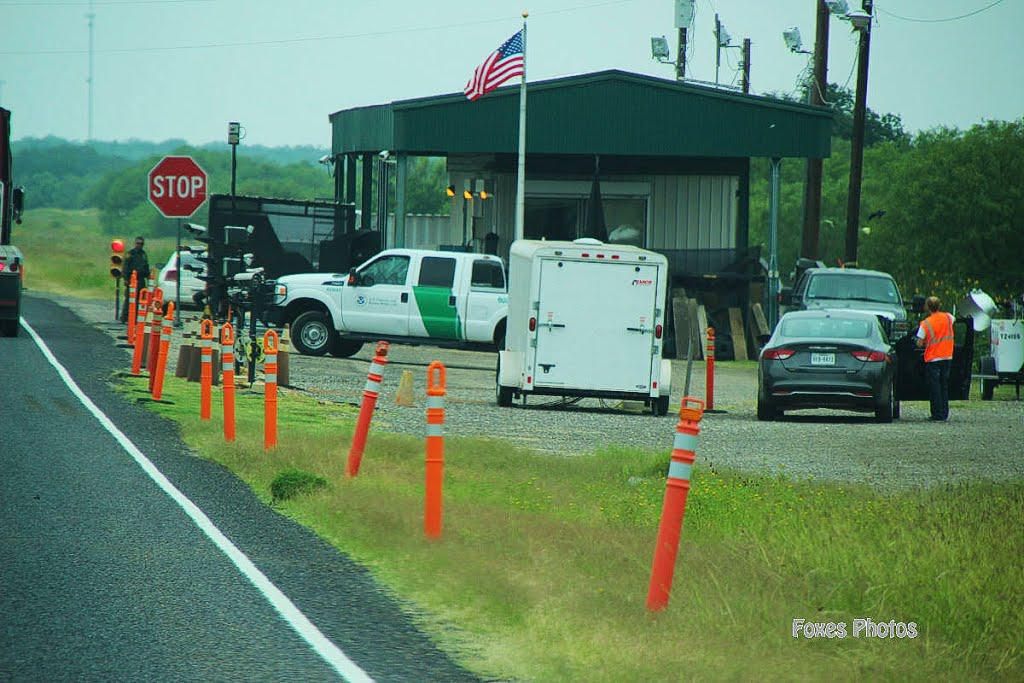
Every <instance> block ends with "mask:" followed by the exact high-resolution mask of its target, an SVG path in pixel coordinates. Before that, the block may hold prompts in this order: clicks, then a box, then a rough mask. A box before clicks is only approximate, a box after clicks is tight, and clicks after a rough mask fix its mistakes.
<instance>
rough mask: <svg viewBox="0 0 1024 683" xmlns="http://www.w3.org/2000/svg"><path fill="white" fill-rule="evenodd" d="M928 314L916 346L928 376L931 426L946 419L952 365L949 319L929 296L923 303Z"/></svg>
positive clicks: (933, 298)
mask: <svg viewBox="0 0 1024 683" xmlns="http://www.w3.org/2000/svg"><path fill="white" fill-rule="evenodd" d="M924 305H925V308H927V309H928V313H929V314H930V315H929V316H928V317H927V318H925V319H924V320H922V321H921V325H920V327H918V329H917V345H918V347H920V348H923V349H924V363H925V369H926V372H927V374H928V396H929V398H930V400H931V417H929V418H928V419H929V420H931V421H933V422H945V421H946V420H948V419H949V366H950V364H951V363H952V361H953V316H952V315H950V314H949V313H945V312H943V311H940V310H939V308H940V307H941V305H942V302H940V301H939V297H937V296H930V297H928V299H927V300H926V301H925V302H924Z"/></svg>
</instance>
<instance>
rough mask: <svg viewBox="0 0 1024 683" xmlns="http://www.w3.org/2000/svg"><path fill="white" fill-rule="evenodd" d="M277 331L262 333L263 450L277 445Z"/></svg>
mask: <svg viewBox="0 0 1024 683" xmlns="http://www.w3.org/2000/svg"><path fill="white" fill-rule="evenodd" d="M277 351H278V345H277V332H276V331H274V330H267V332H266V334H264V335H263V450H265V451H269V450H270V449H271V448H274V447H276V446H277Z"/></svg>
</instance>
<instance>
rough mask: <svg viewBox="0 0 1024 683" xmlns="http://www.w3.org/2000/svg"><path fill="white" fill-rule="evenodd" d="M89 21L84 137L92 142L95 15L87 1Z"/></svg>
mask: <svg viewBox="0 0 1024 683" xmlns="http://www.w3.org/2000/svg"><path fill="white" fill-rule="evenodd" d="M85 16H86V18H87V19H88V20H89V78H87V79H86V81H85V82H86V83H88V84H89V134H88V136H87V137H86V139H87V140H89V141H91V140H92V58H93V41H92V39H93V19H94V18H95V17H96V14H95V13H93V11H92V0H89V13H88V14H86V15H85Z"/></svg>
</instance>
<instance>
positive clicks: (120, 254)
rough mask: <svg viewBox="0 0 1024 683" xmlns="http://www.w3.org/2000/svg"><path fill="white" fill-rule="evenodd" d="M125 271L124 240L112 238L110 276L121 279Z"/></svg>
mask: <svg viewBox="0 0 1024 683" xmlns="http://www.w3.org/2000/svg"><path fill="white" fill-rule="evenodd" d="M123 273H124V240H123V239H121V238H117V239H112V240H110V277H113V278H118V279H120V278H121V276H122V274H123Z"/></svg>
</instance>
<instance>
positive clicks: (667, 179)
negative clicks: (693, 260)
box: [647, 176, 739, 249]
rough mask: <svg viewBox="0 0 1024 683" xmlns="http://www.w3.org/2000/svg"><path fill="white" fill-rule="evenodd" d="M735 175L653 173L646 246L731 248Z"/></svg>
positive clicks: (652, 247)
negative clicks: (667, 174)
mask: <svg viewBox="0 0 1024 683" xmlns="http://www.w3.org/2000/svg"><path fill="white" fill-rule="evenodd" d="M738 188H739V178H737V177H736V176H655V177H654V178H653V181H652V183H651V190H652V191H651V198H650V203H649V205H648V215H649V216H650V223H649V224H648V226H647V248H648V249H730V248H733V247H735V246H736V225H737V204H738V201H739V200H738V199H737V195H736V191H737V189H738Z"/></svg>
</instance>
